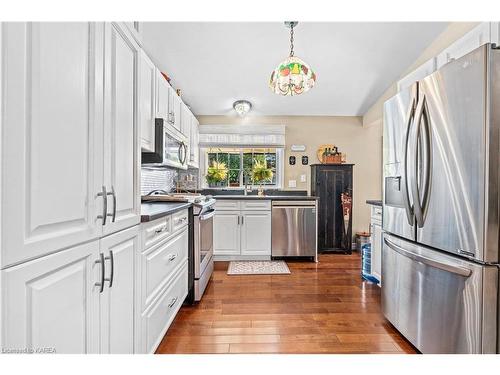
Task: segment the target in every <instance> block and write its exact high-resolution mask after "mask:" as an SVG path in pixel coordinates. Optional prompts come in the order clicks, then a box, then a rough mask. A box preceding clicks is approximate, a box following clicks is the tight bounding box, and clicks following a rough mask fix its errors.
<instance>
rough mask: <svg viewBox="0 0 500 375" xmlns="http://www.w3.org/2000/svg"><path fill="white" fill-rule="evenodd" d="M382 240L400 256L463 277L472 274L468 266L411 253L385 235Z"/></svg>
mask: <svg viewBox="0 0 500 375" xmlns="http://www.w3.org/2000/svg"><path fill="white" fill-rule="evenodd" d="M384 242H385V244H386V245H387V246H389V247H390V248H391V249H392V250H394V251H396V252H397V253H399V254H401V255H402V256H404V257H407V258H410V259H412V260H414V261H416V262H420V263H423V264H426V265H428V266H431V267H434V268H439V269H441V270H443V271H447V272H451V273H455V274H457V275H460V276H463V277H469V276H470V275H471V274H472V270H470V269H469V268H465V267H461V266H457V265H454V264H451V263H448V262H444V261H441V260H435V259H431V258H428V257H426V256H423V255H420V254H416V253H413V252H411V251H408V250H405V249H403V248H402V247H401V246H398V245H396V244H395V243H393V242H392V241H389V240H388V239H387V238H385V237H384Z"/></svg>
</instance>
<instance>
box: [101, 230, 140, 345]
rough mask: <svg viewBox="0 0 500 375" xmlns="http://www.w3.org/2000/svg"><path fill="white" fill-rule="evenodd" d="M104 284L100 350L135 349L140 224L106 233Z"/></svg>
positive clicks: (104, 242)
mask: <svg viewBox="0 0 500 375" xmlns="http://www.w3.org/2000/svg"><path fill="white" fill-rule="evenodd" d="M100 252H101V253H102V254H103V255H104V262H105V265H106V267H105V271H106V274H105V279H108V281H105V288H104V290H103V292H102V293H101V294H100V304H99V306H100V353H106V354H131V353H134V292H133V291H134V274H135V270H134V264H135V262H134V259H135V256H136V254H137V253H139V252H140V239H139V226H138V225H136V226H135V227H133V228H129V229H126V230H123V231H121V232H118V233H115V234H112V235H110V236H107V237H104V238H103V239H101V241H100Z"/></svg>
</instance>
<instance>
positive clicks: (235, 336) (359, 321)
mask: <svg viewBox="0 0 500 375" xmlns="http://www.w3.org/2000/svg"><path fill="white" fill-rule="evenodd" d="M319 260H320V262H319V263H305V262H287V263H288V266H289V268H290V270H291V272H292V273H291V274H290V275H273V276H269V275H262V276H261V275H245V276H228V275H227V274H226V270H227V265H228V263H226V262H217V263H216V266H215V271H214V274H213V276H212V280H211V282H210V284H209V286H208V288H207V290H206V291H205V295H204V296H203V299H202V301H201V302H200V303H199V304H197V305H195V306H183V307H182V308H181V310H180V311H179V313H178V315H177V317H176V319H175V321H174V322H173V323H172V325H171V327H170V329H169V330H168V332H167V334H166V335H165V337H164V339H163V341H162V342H161V344H160V346H159V347H158V349H157V352H156V353H158V354H162V353H415V352H416V351H415V349H414V348H413V347H412V346H411V345H410V344H409V343H408V342H407V341H406V340H405V339H404V338H403V337H402V336H401V335H400V334H399V333H398V332H397V331H396V330H395V329H394V328H393V327H392V326H391V325H390V324H389V323H388V322H387V320H386V319H385V318H384V317H383V315H382V313H381V311H380V288H379V287H378V286H375V285H372V284H370V283H368V282H364V281H362V280H361V277H360V257H359V254H357V253H354V254H352V255H337V254H331V255H321V256H320V258H319Z"/></svg>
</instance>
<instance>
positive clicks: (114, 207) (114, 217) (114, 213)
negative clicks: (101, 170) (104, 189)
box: [106, 186, 116, 223]
mask: <svg viewBox="0 0 500 375" xmlns="http://www.w3.org/2000/svg"><path fill="white" fill-rule="evenodd" d="M106 195H111V196H112V197H113V213H112V214H106V216H110V217H111V222H112V223H114V222H115V219H116V193H115V188H114V186H111V191H110V192H108V193H107V194H106Z"/></svg>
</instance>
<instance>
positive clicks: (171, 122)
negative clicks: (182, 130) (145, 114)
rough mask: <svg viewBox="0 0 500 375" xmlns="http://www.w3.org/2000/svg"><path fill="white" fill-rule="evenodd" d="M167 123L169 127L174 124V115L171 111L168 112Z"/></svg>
mask: <svg viewBox="0 0 500 375" xmlns="http://www.w3.org/2000/svg"><path fill="white" fill-rule="evenodd" d="M167 122H168V123H169V124H170V125H173V124H174V123H175V115H174V113H173V112H172V111H170V112H168V118H167Z"/></svg>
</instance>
